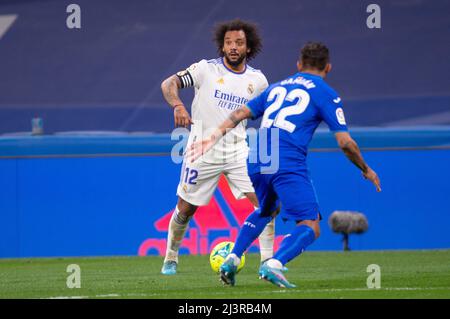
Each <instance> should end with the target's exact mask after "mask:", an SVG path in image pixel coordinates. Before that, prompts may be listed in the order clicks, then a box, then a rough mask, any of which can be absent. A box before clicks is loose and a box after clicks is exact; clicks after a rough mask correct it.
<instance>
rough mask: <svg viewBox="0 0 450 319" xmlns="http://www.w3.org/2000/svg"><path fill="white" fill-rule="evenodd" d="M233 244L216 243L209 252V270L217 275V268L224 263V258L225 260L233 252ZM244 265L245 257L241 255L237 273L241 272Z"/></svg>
mask: <svg viewBox="0 0 450 319" xmlns="http://www.w3.org/2000/svg"><path fill="white" fill-rule="evenodd" d="M233 247H234V243H233V242H232V241H223V242H221V243H218V244H217V245H216V246H214V248H213V249H212V251H211V254H210V255H209V263H210V265H211V269H212V270H213V271H214V272H215V273H217V274H218V273H219V270H220V269H219V268H220V266H221V265H222V264H223V262H224V261H225V258H227V256H228V254H229V253H231V251H232V250H233ZM244 265H245V255H242V257H241V263H240V264H239V266H238V269H237V272H239V271H241V269H242V268H244Z"/></svg>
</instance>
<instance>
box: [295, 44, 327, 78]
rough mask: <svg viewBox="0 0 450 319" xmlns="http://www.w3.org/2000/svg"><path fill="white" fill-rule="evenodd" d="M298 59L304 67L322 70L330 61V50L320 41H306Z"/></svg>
mask: <svg viewBox="0 0 450 319" xmlns="http://www.w3.org/2000/svg"><path fill="white" fill-rule="evenodd" d="M300 61H301V62H302V64H303V66H304V67H306V68H313V69H318V70H319V71H322V70H323V69H325V67H326V66H327V63H329V62H330V51H329V50H328V48H327V47H326V45H325V44H323V43H321V42H311V41H310V42H308V43H306V44H305V46H304V47H303V48H302V51H301V55H300Z"/></svg>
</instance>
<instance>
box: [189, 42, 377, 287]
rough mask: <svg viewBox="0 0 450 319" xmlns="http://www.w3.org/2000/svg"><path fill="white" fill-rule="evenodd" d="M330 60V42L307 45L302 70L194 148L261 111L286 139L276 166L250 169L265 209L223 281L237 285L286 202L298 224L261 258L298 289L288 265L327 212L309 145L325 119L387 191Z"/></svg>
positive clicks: (276, 280)
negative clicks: (246, 259)
mask: <svg viewBox="0 0 450 319" xmlns="http://www.w3.org/2000/svg"><path fill="white" fill-rule="evenodd" d="M329 60H330V59H329V50H328V48H327V47H326V46H325V45H324V44H322V43H317V42H308V43H307V44H306V45H305V46H304V47H303V48H302V50H301V56H300V59H299V61H298V62H297V68H298V70H299V72H298V73H296V74H294V75H292V76H290V77H288V78H287V79H285V80H283V81H281V82H278V83H275V84H272V85H270V86H269V87H268V88H267V89H266V90H265V91H264V92H263V93H261V94H260V95H259V96H258V97H256V98H254V99H252V100H251V101H249V102H248V103H247V104H246V105H243V106H242V107H241V108H240V109H238V110H236V111H234V112H233V113H232V114H231V115H230V116H229V118H228V119H227V120H226V121H224V122H223V123H222V125H221V126H220V127H219V128H218V129H217V130H216V131H215V132H214V133H213V134H212V135H211V136H210V138H207V139H205V140H203V141H199V142H197V143H195V144H194V145H193V146H192V147H191V151H190V152H191V158H192V159H191V160H192V161H195V160H196V159H197V158H199V157H200V156H201V155H202V154H204V153H205V152H207V151H208V150H209V149H210V148H211V147H212V146H213V145H214V144H215V143H216V142H217V141H218V140H219V139H220V138H221V137H222V136H223V135H225V134H226V132H227V130H229V129H230V128H233V127H235V126H236V125H238V124H239V123H240V122H241V121H242V120H244V119H247V118H253V119H256V118H259V117H261V116H262V117H263V118H262V122H261V129H260V130H267V131H266V132H267V141H266V142H267V144H270V143H273V141H272V139H271V134H278V136H279V138H278V140H277V143H278V145H277V147H278V155H279V164H278V169H277V170H274V171H269V172H264V171H262V170H261V168H262V167H263V165H262V164H261V163H259V162H258V163H256V164H249V166H252V165H254V167H249V173H250V172H253V174H250V178H251V180H252V183H253V185H254V188H255V190H256V194H257V197H258V201H259V203H260V207H259V209H257V210H255V211H254V212H253V213H252V214H250V215H249V216H248V218H247V219H246V221H245V222H244V224H243V225H242V228H241V230H240V232H239V235H238V238H237V240H236V244H235V246H234V248H233V251H232V252H231V253H230V254H229V255H228V257H227V259H226V260H225V262H224V263H223V264H222V266H221V267H220V278H221V280H222V282H223V283H224V284H228V285H234V284H235V274H236V272H237V266H238V265H239V263H240V258H241V256H242V254H243V253H244V252H245V251H246V250H247V249H248V247H249V246H250V245H251V243H252V242H253V241H254V240H255V239H256V238H257V237H258V235H259V234H260V233H261V232H262V230H263V229H264V227H265V225H266V224H267V223H268V222H270V221H271V220H272V219H273V218H274V216H273V214H272V213H271V212H273V211H275V208H276V205H278V201H279V202H281V213H280V214H281V217H282V218H283V219H284V220H292V221H294V222H295V223H296V227H295V228H294V230H293V231H292V232H290V233H289V234H287V235H286V236H285V238H284V239H283V241H282V242H281V245H280V248H279V249H278V251H277V252H276V253H275V255H274V256H273V257H272V258H270V259H268V260H266V261H265V262H263V263H262V265H261V266H260V269H259V276H260V278H262V279H265V280H267V281H269V282H271V283H273V284H275V285H277V286H279V287H284V288H294V287H296V286H295V285H294V284H291V283H290V282H289V281H288V280H287V279H286V277H285V275H284V268H283V267H284V265H285V264H286V263H288V262H289V261H291V260H292V259H294V258H295V257H297V256H299V255H300V254H301V253H302V252H303V251H304V250H305V249H306V248H307V247H308V246H309V245H311V244H312V243H313V242H314V241H315V240H316V239H317V238H318V237H319V235H320V227H319V222H320V220H321V219H322V217H321V215H320V211H319V205H318V203H317V198H316V194H315V190H314V187H313V185H312V183H311V179H310V177H309V172H308V168H307V165H306V156H307V150H308V144H309V142H310V141H311V139H312V136H313V134H314V131H315V130H316V128H317V127H318V126H319V124H320V123H321V122H322V121H324V122H325V123H326V124H327V125H328V126H329V128H330V130H331V131H332V132H333V133H334V135H335V137H336V140H337V142H338V145H339V147H340V148H341V149H342V150H343V152H344V153H345V155H346V156H347V157H348V158H349V160H350V161H352V162H353V163H354V164H355V165H356V166H357V167H358V168H359V169H360V170H361V171H362V175H363V177H364V178H366V179H368V180H370V181H371V182H372V183H373V184H374V185H375V187H376V190H377V191H378V192H379V191H381V187H380V180H379V178H378V176H377V174H376V173H375V171H373V170H372V169H371V168H370V167H369V166H368V165H367V164H366V162H365V161H364V159H363V157H362V155H361V152H360V150H359V148H358V145H357V144H356V142H355V141H354V140H353V139H352V138H351V136H350V134H349V133H348V130H347V125H346V122H345V117H344V112H343V109H342V101H341V98H340V97H339V96H338V94H337V93H336V92H335V91H334V90H333V89H332V88H331V87H330V86H329V85H328V84H327V83H326V82H325V81H324V78H325V76H326V75H327V73H329V72H330V70H331V64H330V61H329ZM274 130H277V132H276V133H275V131H274ZM255 167H256V168H257V169H255ZM271 214H272V215H271Z"/></svg>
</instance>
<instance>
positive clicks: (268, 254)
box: [258, 218, 275, 261]
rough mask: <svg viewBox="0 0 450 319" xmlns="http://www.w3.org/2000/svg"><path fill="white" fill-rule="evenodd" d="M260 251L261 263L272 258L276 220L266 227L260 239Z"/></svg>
mask: <svg viewBox="0 0 450 319" xmlns="http://www.w3.org/2000/svg"><path fill="white" fill-rule="evenodd" d="M258 240H259V249H260V251H261V261H264V260H266V259H269V258H272V256H273V242H274V240H275V218H274V219H272V221H271V222H270V223H268V224H267V225H266V227H264V229H263V231H262V233H261V234H260V235H259V237H258Z"/></svg>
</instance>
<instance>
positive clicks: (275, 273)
mask: <svg viewBox="0 0 450 319" xmlns="http://www.w3.org/2000/svg"><path fill="white" fill-rule="evenodd" d="M259 278H260V279H264V280H266V281H269V282H271V283H272V284H274V285H276V286H278V287H281V288H295V287H297V286H296V285H294V284H291V283H290V282H289V281H287V279H286V277H284V275H283V270H282V269H276V268H273V267H269V266H268V265H267V263H264V264H262V265H261V267H259Z"/></svg>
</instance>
